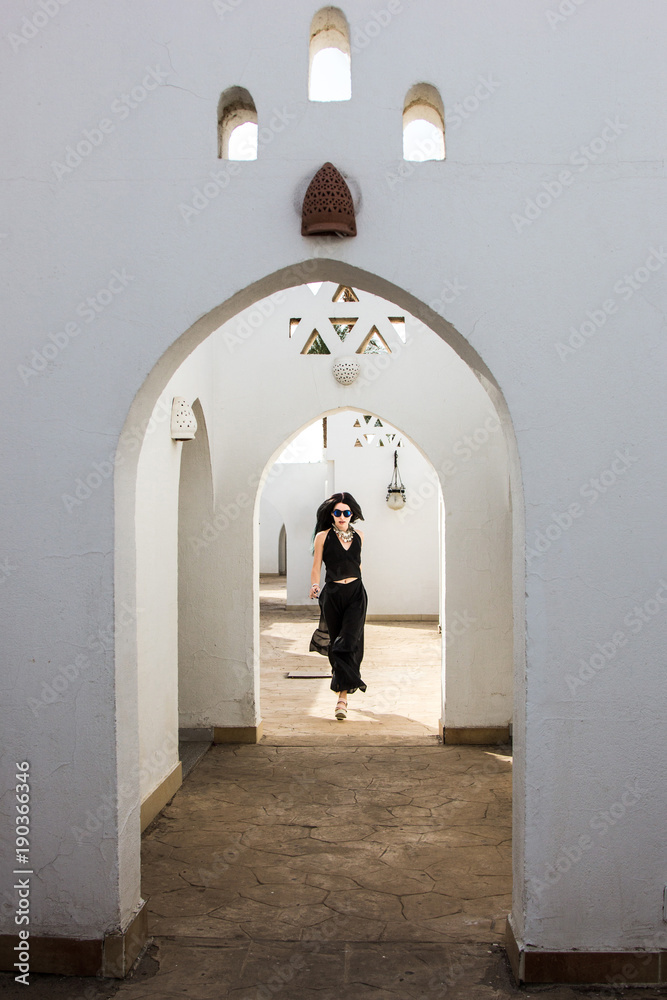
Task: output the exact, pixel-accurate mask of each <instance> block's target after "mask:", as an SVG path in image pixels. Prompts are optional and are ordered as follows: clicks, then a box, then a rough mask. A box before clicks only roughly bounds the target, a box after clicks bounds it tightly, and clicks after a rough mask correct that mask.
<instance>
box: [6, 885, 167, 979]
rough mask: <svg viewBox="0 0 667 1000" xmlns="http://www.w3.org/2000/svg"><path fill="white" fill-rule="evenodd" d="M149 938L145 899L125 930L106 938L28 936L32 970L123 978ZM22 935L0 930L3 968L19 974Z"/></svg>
mask: <svg viewBox="0 0 667 1000" xmlns="http://www.w3.org/2000/svg"><path fill="white" fill-rule="evenodd" d="M147 942H148V911H147V909H146V904H145V901H144V900H143V899H142V900H141V902H140V904H139V907H138V909H137V910H136V912H135V913H134V914H133V915H132V917H131V918H130V920H129V922H128V924H127V927H126V928H125V930H124V931H120V932H119V933H117V934H107V935H105V937H103V938H93V939H91V938H66V937H38V936H36V935H33V934H31V935H30V938H29V951H30V960H29V963H28V964H29V965H30V973H33V972H35V973H38V972H39V973H43V972H46V973H50V974H52V975H57V976H103V977H106V978H109V979H124V978H125V976H127V974H128V972H129V971H130V969H131V968H132V966H133V965H134V963H135V962H136V960H137V958H138V957H139V955H140V954H141V952H142V951H143V949H144V947H145V946H146V944H147ZM18 943H19V938H18V937H17V936H16V935H13V934H0V969H2V970H3V971H5V972H12V973H15V974H17V975H18V974H19V971H20V970H17V969H16V968H15V967H14V963H15V962H16V961H17V957H16V956H17V952H15V951H14V948H15V947H16V946H17V945H18Z"/></svg>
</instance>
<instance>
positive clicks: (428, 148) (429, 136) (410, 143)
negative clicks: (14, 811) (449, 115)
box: [403, 83, 445, 161]
mask: <svg viewBox="0 0 667 1000" xmlns="http://www.w3.org/2000/svg"><path fill="white" fill-rule="evenodd" d="M444 158H445V109H444V106H443V103H442V99H441V97H440V94H439V93H438V91H437V90H436V88H435V87H432V86H431V85H430V84H428V83H418V84H416V85H415V86H414V87H411V88H410V90H409V91H408V93H407V95H406V98H405V106H404V108H403V159H404V160H415V161H422V160H444Z"/></svg>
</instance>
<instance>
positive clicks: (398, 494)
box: [387, 451, 406, 510]
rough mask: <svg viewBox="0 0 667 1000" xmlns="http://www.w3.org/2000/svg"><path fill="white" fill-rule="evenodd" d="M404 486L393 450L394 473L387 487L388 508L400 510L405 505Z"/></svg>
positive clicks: (395, 453) (396, 453) (396, 455)
mask: <svg viewBox="0 0 667 1000" xmlns="http://www.w3.org/2000/svg"><path fill="white" fill-rule="evenodd" d="M405 503H406V498H405V486H404V485H403V481H402V479H401V474H400V472H399V471H398V452H397V451H395V452H394V475H393V476H392V477H391V482H390V483H389V486H388V487H387V506H388V507H389V509H390V510H402V509H403V507H404V506H405Z"/></svg>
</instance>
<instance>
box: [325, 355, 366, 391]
mask: <svg viewBox="0 0 667 1000" xmlns="http://www.w3.org/2000/svg"><path fill="white" fill-rule="evenodd" d="M360 368H361V365H360V364H359V362H358V360H357V359H356V358H355V357H349V358H338V359H337V360H336V361H335V362H334V366H333V368H332V369H331V370H332V372H333V376H334V378H335V379H336V381H337V382H340V384H341V385H351V384H352V382H354V380H355V378H356V377H357V375H358V374H359V370H360Z"/></svg>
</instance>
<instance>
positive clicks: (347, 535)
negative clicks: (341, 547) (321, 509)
mask: <svg viewBox="0 0 667 1000" xmlns="http://www.w3.org/2000/svg"><path fill="white" fill-rule="evenodd" d="M333 530H334V531H335V532H336V534H337V535H338V537H339V538H340V540H341V542H351V541H352V539H353V538H354V528H353V527H352V525H350V527H349V528H348V529H347V531H339V530H338V528H337V527H336V525H335V524H334V526H333Z"/></svg>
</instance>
